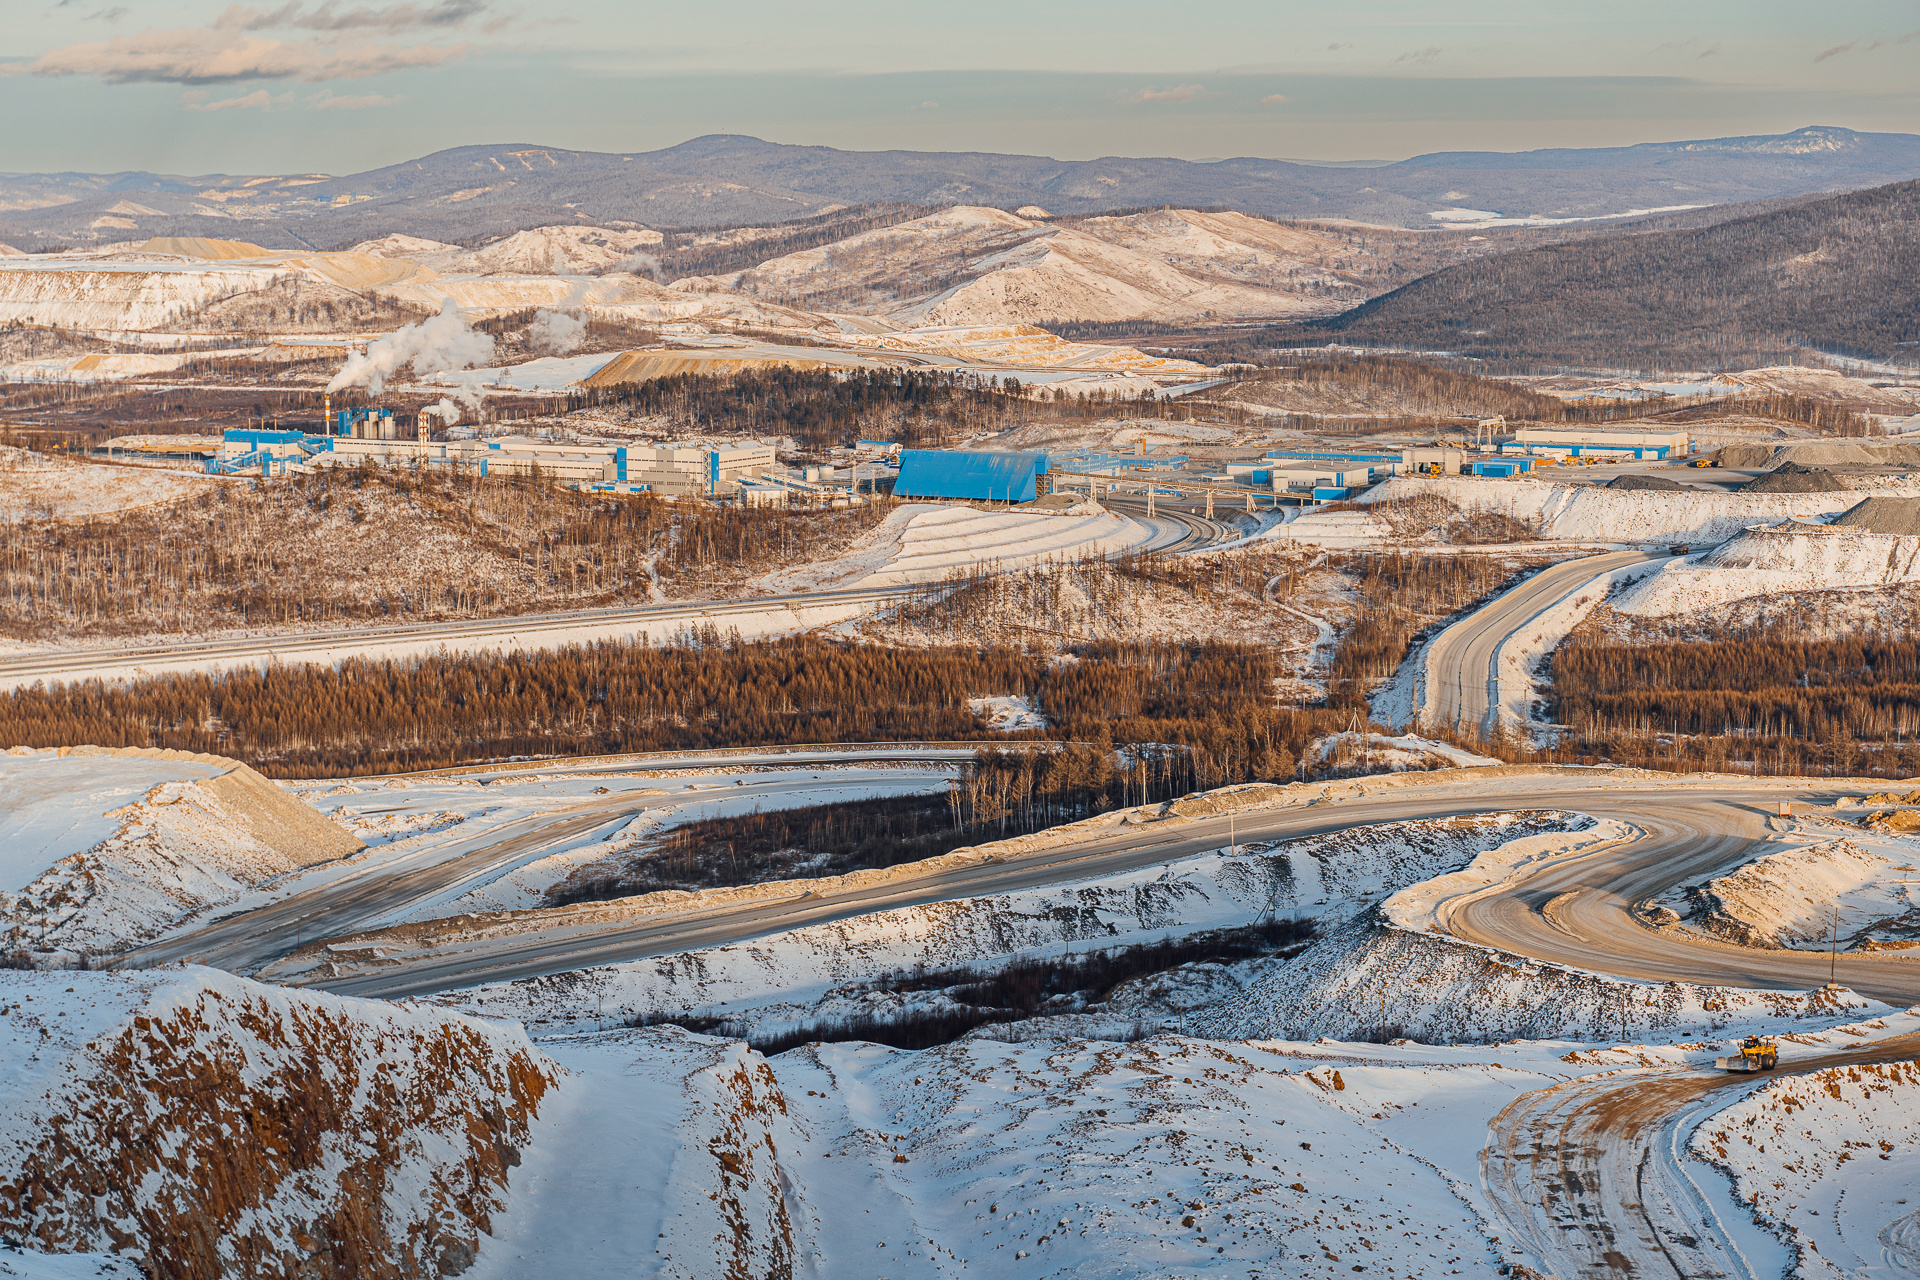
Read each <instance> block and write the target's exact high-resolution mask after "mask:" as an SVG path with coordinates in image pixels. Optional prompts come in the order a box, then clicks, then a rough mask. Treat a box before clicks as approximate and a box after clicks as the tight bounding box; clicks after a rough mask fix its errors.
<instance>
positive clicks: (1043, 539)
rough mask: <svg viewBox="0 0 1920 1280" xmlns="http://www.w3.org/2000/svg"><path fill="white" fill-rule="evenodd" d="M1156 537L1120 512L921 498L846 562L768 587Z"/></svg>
mask: <svg viewBox="0 0 1920 1280" xmlns="http://www.w3.org/2000/svg"><path fill="white" fill-rule="evenodd" d="M1152 537H1153V530H1152V529H1150V528H1148V527H1147V526H1146V525H1144V524H1141V523H1140V522H1139V521H1137V520H1129V519H1128V518H1127V517H1125V516H1121V515H1115V514H1114V513H1112V512H1102V513H1101V514H1099V515H1048V514H1042V513H1037V512H1030V511H979V510H976V509H974V508H972V507H964V506H952V507H949V506H941V505H938V504H934V503H924V502H916V503H910V504H908V505H906V506H903V507H901V508H900V509H899V510H897V511H895V512H893V514H891V515H889V516H888V517H887V518H886V520H884V521H883V522H882V523H881V524H879V525H878V526H876V527H875V528H874V529H873V531H872V532H871V533H869V534H867V535H866V536H865V537H863V538H862V539H861V540H860V541H859V543H858V544H856V545H855V546H854V547H853V548H852V549H851V550H849V551H848V552H847V554H845V555H844V556H841V557H840V558H839V559H836V560H828V561H825V562H823V563H820V564H812V565H803V566H801V567H800V568H798V569H784V570H781V571H780V572H778V573H775V574H773V575H771V576H770V577H767V578H765V579H763V580H762V581H761V584H760V585H761V586H763V587H765V588H766V589H767V590H769V591H777V592H786V591H802V590H827V589H830V588H840V587H885V586H895V585H898V584H900V583H905V582H939V581H942V580H943V579H946V578H948V577H951V576H952V575H954V574H956V573H957V574H966V573H970V572H972V571H973V570H975V569H977V568H987V567H992V568H999V569H1012V568H1017V567H1019V566H1020V565H1024V564H1035V563H1038V562H1040V561H1042V560H1047V559H1050V558H1054V557H1062V556H1064V557H1068V558H1077V557H1080V556H1104V555H1112V554H1114V553H1116V552H1119V551H1124V550H1126V549H1127V548H1129V547H1135V546H1139V545H1141V544H1142V543H1145V542H1147V541H1149V540H1151V539H1152Z"/></svg>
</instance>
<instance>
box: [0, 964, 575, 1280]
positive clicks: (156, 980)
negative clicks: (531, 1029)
mask: <svg viewBox="0 0 1920 1280" xmlns="http://www.w3.org/2000/svg"><path fill="white" fill-rule="evenodd" d="M555 1078H556V1071H555V1069H554V1068H553V1067H552V1065H551V1064H550V1063H549V1062H548V1061H547V1060H546V1059H545V1058H544V1057H542V1056H541V1055H540V1054H539V1053H537V1052H536V1051H535V1050H534V1049H533V1047H532V1046H531V1045H530V1044H529V1043H528V1042H527V1040H526V1038H525V1036H524V1034H523V1033H521V1032H520V1031H519V1030H518V1029H517V1028H515V1029H512V1030H506V1029H502V1028H500V1027H497V1026H493V1025H489V1024H486V1023H482V1022H479V1021H476V1020H473V1019H468V1018H461V1017H458V1016H452V1015H447V1014H443V1013H427V1012H425V1011H418V1010H412V1009H405V1008H397V1007H394V1006H390V1005H386V1004H382V1003H377V1002H373V1001H357V1000H347V999H342V998H339V997H331V996H321V995H310V994H306V993H299V992H293V991H287V990H283V989H280V988H273V987H264V986H260V985H258V984H255V983H251V982H247V981H245V980H243V979H239V978H234V977H231V976H229V975H226V974H223V973H218V972H216V971H214V970H208V969H184V970H171V971H167V972H165V973H141V974H100V973H49V974H31V973H22V972H8V973H4V974H0V1235H4V1236H7V1237H12V1238H16V1239H20V1240H23V1241H25V1242H27V1243H28V1245H29V1246H30V1247H33V1248H37V1249H39V1250H42V1251H45V1252H49V1253H77V1252H106V1251H112V1252H115V1253H119V1254H122V1255H125V1256H128V1257H131V1258H134V1259H136V1260H137V1261H139V1262H141V1263H142V1264H143V1265H144V1266H145V1267H146V1269H147V1270H148V1272H149V1273H150V1274H151V1275H153V1276H155V1277H169V1278H172V1277H178V1278H180V1280H202V1278H205V1280H212V1278H213V1277H263V1278H266V1277H271V1278H274V1280H279V1278H283V1277H284V1278H285V1280H295V1278H298V1280H330V1278H332V1277H339V1278H340V1280H347V1278H348V1277H353V1278H356V1280H361V1278H373V1280H401V1278H411V1277H428V1276H442V1275H456V1274H458V1273H460V1272H461V1271H464V1270H465V1269H466V1268H467V1267H468V1266H469V1265H470V1264H471V1263H472V1261H473V1258H474V1254H475V1251H476V1249H477V1248H478V1246H479V1243H480V1236H481V1234H482V1233H485V1232H488V1231H490V1230H491V1225H492V1224H491V1216H490V1215H492V1214H495V1213H498V1212H499V1211H500V1209H501V1208H502V1207H503V1205H504V1204H505V1196H506V1188H507V1180H508V1177H509V1171H510V1170H511V1169H512V1168H513V1167H514V1166H515V1165H517V1164H519V1162H520V1149H521V1148H522V1147H523V1146H524V1145H525V1144H526V1143H527V1141H528V1139H529V1133H530V1125H531V1123H532V1121H533V1119H534V1117H535V1114H536V1111H537V1108H538V1106H539V1104H540V1100H541V1098H542V1097H543V1096H544V1095H545V1094H546V1092H547V1091H548V1090H549V1089H550V1088H552V1087H553V1085H554V1083H555Z"/></svg>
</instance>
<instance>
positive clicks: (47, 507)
mask: <svg viewBox="0 0 1920 1280" xmlns="http://www.w3.org/2000/svg"><path fill="white" fill-rule="evenodd" d="M218 483H222V482H221V481H219V480H216V479H214V478H213V477H210V476H204V475H201V474H199V473H197V472H193V471H187V470H181V469H175V468H169V467H155V466H115V465H113V464H111V463H104V462H80V461H72V462H69V461H66V460H64V459H60V460H56V459H52V458H47V457H43V456H42V455H40V454H36V453H30V452H28V451H27V450H24V449H10V448H7V447H5V446H0V520H6V521H20V520H36V519H39V520H83V519H86V518H87V517H89V516H101V515H110V514H112V513H113V512H116V511H125V510H127V509H128V508H131V507H147V506H153V505H155V504H156V503H161V502H172V501H174V500H175V499H177V498H185V497H189V496H191V495H193V494H195V493H197V492H199V491H200V490H201V488H202V487H203V486H205V485H208V484H218Z"/></svg>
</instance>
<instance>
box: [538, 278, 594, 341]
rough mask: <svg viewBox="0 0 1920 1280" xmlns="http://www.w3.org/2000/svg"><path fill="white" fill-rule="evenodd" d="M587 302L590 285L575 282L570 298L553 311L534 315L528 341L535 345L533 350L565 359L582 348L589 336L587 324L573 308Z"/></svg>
mask: <svg viewBox="0 0 1920 1280" xmlns="http://www.w3.org/2000/svg"><path fill="white" fill-rule="evenodd" d="M586 300H587V282H586V281H585V280H576V281H575V282H574V285H573V288H572V289H571V290H569V291H568V293H567V296H566V297H564V298H562V299H560V301H559V302H558V303H556V304H554V308H553V310H551V311H542V312H540V313H539V314H537V315H535V316H534V317H533V323H532V324H530V325H528V326H527V341H529V342H531V343H532V344H533V348H534V350H536V351H545V352H546V353H548V354H549V355H556V356H563V355H565V354H567V352H569V351H571V350H573V349H574V348H575V347H577V346H579V345H580V340H581V339H582V338H584V337H586V335H587V322H586V321H585V320H583V319H581V318H580V313H579V312H578V311H575V310H573V308H574V307H576V306H578V305H579V304H580V303H582V302H585V301H586Z"/></svg>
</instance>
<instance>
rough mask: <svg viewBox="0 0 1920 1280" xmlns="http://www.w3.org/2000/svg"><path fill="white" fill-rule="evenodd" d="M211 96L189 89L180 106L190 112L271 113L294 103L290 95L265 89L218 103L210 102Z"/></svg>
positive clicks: (199, 90) (183, 95)
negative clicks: (275, 109)
mask: <svg viewBox="0 0 1920 1280" xmlns="http://www.w3.org/2000/svg"><path fill="white" fill-rule="evenodd" d="M209 96H210V95H209V94H208V93H207V91H206V90H205V89H189V90H187V91H186V92H185V93H183V94H181V95H180V105H181V106H182V107H184V108H186V109H187V110H188V111H271V110H273V109H274V108H275V107H282V108H284V107H287V106H289V105H291V104H292V102H293V95H292V94H290V93H282V94H278V95H276V94H271V93H268V92H267V91H266V90H265V89H255V90H254V91H253V92H252V93H249V94H246V95H244V96H243V97H238V98H221V99H220V100H218V101H216V102H209V101H208V100H207V99H208V97H209Z"/></svg>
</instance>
